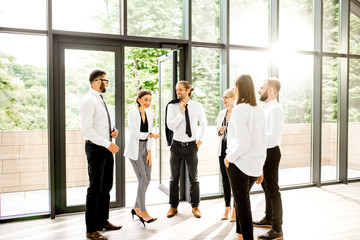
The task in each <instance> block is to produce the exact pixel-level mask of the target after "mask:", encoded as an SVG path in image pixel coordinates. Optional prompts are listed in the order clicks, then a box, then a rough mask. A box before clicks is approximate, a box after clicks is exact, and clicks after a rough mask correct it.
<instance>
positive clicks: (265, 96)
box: [260, 92, 269, 102]
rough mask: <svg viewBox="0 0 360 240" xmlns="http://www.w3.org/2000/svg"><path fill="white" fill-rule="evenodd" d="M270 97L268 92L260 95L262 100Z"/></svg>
mask: <svg viewBox="0 0 360 240" xmlns="http://www.w3.org/2000/svg"><path fill="white" fill-rule="evenodd" d="M268 97H269V95H268V93H267V92H266V93H264V94H262V95H260V101H262V102H265V101H266V99H268Z"/></svg>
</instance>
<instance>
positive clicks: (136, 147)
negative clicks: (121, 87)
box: [124, 90, 160, 226]
mask: <svg viewBox="0 0 360 240" xmlns="http://www.w3.org/2000/svg"><path fill="white" fill-rule="evenodd" d="M151 98H152V95H151V93H150V92H149V91H148V90H141V91H139V92H138V95H137V98H136V103H137V107H135V108H134V109H132V110H130V111H129V113H128V117H127V118H128V128H129V132H130V136H129V140H128V142H127V144H126V146H125V152H124V156H125V157H127V158H129V160H130V162H131V165H132V166H133V168H134V171H135V174H136V177H137V179H138V189H137V197H136V201H135V205H134V208H133V209H132V210H131V214H132V216H133V217H134V215H137V216H138V217H139V219H140V221H141V222H142V223H143V224H144V226H145V222H146V223H151V222H154V221H156V220H157V218H153V217H151V216H150V215H149V213H148V212H147V211H146V206H145V194H146V190H147V187H148V185H149V183H150V180H151V165H152V160H151V147H152V144H153V139H158V138H159V137H160V135H159V134H156V133H152V125H153V118H154V114H153V113H152V112H151V110H150V109H148V108H149V107H150V105H151Z"/></svg>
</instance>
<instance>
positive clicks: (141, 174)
mask: <svg viewBox="0 0 360 240" xmlns="http://www.w3.org/2000/svg"><path fill="white" fill-rule="evenodd" d="M146 156H147V142H143V141H139V157H138V159H137V160H132V159H130V162H131V165H132V166H133V168H134V172H135V175H136V177H137V179H138V189H137V196H136V201H135V205H134V207H136V208H140V210H141V211H142V212H145V211H146V207H145V194H146V190H147V187H148V186H149V183H150V180H151V167H149V164H148V163H146Z"/></svg>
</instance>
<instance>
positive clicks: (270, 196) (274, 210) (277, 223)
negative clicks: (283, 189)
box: [261, 146, 283, 232]
mask: <svg viewBox="0 0 360 240" xmlns="http://www.w3.org/2000/svg"><path fill="white" fill-rule="evenodd" d="M280 159H281V152H280V148H279V147H278V146H276V147H274V148H269V149H267V155H266V160H265V164H264V168H263V172H264V181H263V182H262V183H261V186H262V188H263V189H264V193H265V202H266V210H265V218H266V219H267V220H271V221H272V228H273V229H274V230H275V231H278V232H279V231H282V217H283V210H282V201H281V194H280V190H279V164H280Z"/></svg>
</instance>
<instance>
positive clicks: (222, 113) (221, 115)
mask: <svg viewBox="0 0 360 240" xmlns="http://www.w3.org/2000/svg"><path fill="white" fill-rule="evenodd" d="M226 112H227V108H225V109H223V110H221V111H220V112H219V115H218V118H217V125H216V136H218V139H219V143H218V156H219V157H220V156H221V147H222V139H223V137H224V134H223V135H221V136H219V131H220V128H221V127H222V123H223V121H224V117H225V115H226Z"/></svg>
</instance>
